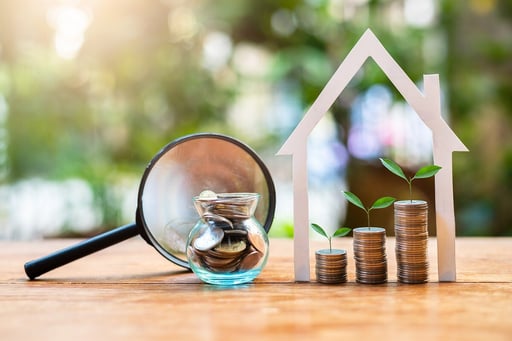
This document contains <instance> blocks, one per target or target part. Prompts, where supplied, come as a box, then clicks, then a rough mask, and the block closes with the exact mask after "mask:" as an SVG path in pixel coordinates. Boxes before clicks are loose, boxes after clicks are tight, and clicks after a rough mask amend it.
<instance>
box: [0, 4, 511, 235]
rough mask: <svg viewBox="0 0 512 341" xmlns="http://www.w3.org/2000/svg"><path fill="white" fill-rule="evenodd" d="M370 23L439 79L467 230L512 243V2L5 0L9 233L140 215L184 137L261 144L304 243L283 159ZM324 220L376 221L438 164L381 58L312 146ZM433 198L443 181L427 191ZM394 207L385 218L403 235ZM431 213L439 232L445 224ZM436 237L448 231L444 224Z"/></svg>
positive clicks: (286, 226) (1, 65)
mask: <svg viewBox="0 0 512 341" xmlns="http://www.w3.org/2000/svg"><path fill="white" fill-rule="evenodd" d="M368 27H370V28H371V29H372V30H373V32H374V33H375V34H376V35H377V36H378V37H379V39H380V40H381V41H382V43H383V44H384V46H385V47H386V48H387V49H388V51H389V52H390V53H391V55H392V56H393V57H394V58H395V60H396V61H397V62H398V63H399V64H400V65H401V66H402V68H403V69H404V70H405V71H406V72H407V73H408V75H409V76H410V77H411V79H412V80H414V81H415V82H418V85H419V86H421V84H420V82H421V80H422V77H423V74H429V73H438V74H439V75H440V78H441V83H442V92H443V94H442V95H443V114H444V115H445V116H446V120H447V121H448V122H449V123H450V126H451V127H452V129H453V130H454V131H455V133H456V134H457V135H458V136H459V137H460V138H461V140H462V141H463V142H464V143H465V144H466V146H467V147H468V148H469V150H470V153H456V154H454V192H455V209H456V221H457V234H458V235H482V236H483V235H492V236H499V235H512V213H511V212H510V206H511V204H512V131H511V130H512V122H511V120H512V39H511V37H512V3H511V2H510V1H505V0H503V1H498V0H468V1H456V0H396V1H395V0H380V1H378V0H301V1H299V0H258V1H254V0H237V1H227V0H216V1H212V0H187V1H184V0H183V1H182V0H161V1H140V0H110V1H99V0H90V1H78V0H75V1H71V0H70V1H56V0H17V1H14V0H6V1H1V2H0V220H1V221H0V223H1V224H0V239H33V238H40V237H46V236H76V235H90V234H94V233H97V232H99V231H103V230H107V229H110V228H113V227H115V226H119V225H120V224H124V223H127V222H130V221H132V220H133V218H134V213H135V206H136V196H137V190H138V185H139V181H140V176H141V175H142V173H143V170H144V168H145V166H146V164H147V163H148V162H149V161H150V159H151V158H152V157H153V156H154V155H155V153H156V152H157V151H158V150H159V149H160V148H161V147H163V146H164V145H165V144H167V143H168V142H170V141H172V140H173V139H175V138H177V137H179V136H183V135H185V134H190V133H196V132H206V131H209V132H219V133H225V134H229V135H231V136H234V137H236V138H239V139H241V140H243V141H244V142H246V143H247V144H249V145H250V146H251V147H253V148H254V149H255V150H256V151H257V152H258V153H260V155H261V156H262V158H263V159H264V160H265V162H266V163H267V164H268V165H269V168H270V169H271V172H272V174H273V176H274V181H275V182H276V186H277V196H278V206H277V211H276V219H275V222H274V226H273V227H272V234H273V235H275V236H290V235H291V233H293V231H292V217H291V201H292V198H291V194H290V189H291V178H290V176H291V170H290V167H291V165H290V164H289V163H290V160H289V159H287V158H283V157H276V156H274V154H275V153H276V152H277V150H278V149H279V147H280V146H281V144H282V143H283V142H284V141H285V139H286V138H287V137H288V135H289V134H290V132H291V131H292V130H293V129H294V127H295V126H296V124H297V123H298V122H299V121H300V119H301V117H302V115H303V114H304V112H305V111H306V109H307V108H308V106H309V105H311V103H312V102H313V101H314V100H315V98H316V96H317V95H318V94H319V92H320V91H321V89H322V88H323V86H324V85H325V83H326V82H327V81H328V79H329V78H330V76H331V75H332V73H333V72H334V70H335V69H336V68H337V66H338V65H339V63H340V62H341V61H342V60H343V58H344V57H345V56H346V54H347V53H348V51H349V50H350V48H351V47H352V46H353V45H354V43H355V42H356V41H357V39H359V37H360V36H361V35H362V33H363V32H364V31H365V30H366V28H368ZM309 144H310V149H311V152H310V153H309V155H310V168H309V175H310V184H309V186H310V191H311V197H310V206H311V219H312V220H314V222H317V223H320V224H322V225H328V227H327V229H335V228H337V227H338V226H340V225H347V226H351V227H354V226H358V225H360V224H364V221H365V216H363V215H362V214H361V213H360V212H358V211H357V210H354V209H353V208H352V207H348V206H347V204H346V202H345V201H344V199H343V197H342V195H341V191H342V190H347V189H348V190H351V191H353V192H355V193H356V194H358V195H360V196H361V197H362V198H363V201H366V202H367V203H369V202H370V201H372V200H375V199H376V198H377V197H380V196H383V195H392V196H396V197H400V196H402V195H405V194H404V193H407V188H406V186H404V184H403V183H402V182H400V181H398V180H397V179H394V177H393V176H392V175H390V174H389V173H388V172H387V171H386V170H385V169H383V167H382V166H381V165H380V163H379V161H378V157H390V158H393V159H395V160H396V161H397V162H399V163H400V164H401V165H402V166H403V167H405V168H407V169H408V171H409V172H414V171H415V170H416V169H417V168H418V167H420V166H422V165H424V164H427V163H430V162H431V140H430V133H429V131H427V130H426V128H425V127H424V125H423V124H422V123H421V122H419V121H418V119H417V118H416V115H415V114H414V112H412V110H411V108H410V107H409V106H408V105H407V103H404V102H403V99H402V98H401V96H400V95H399V94H398V93H397V92H396V90H395V89H394V88H393V86H392V85H391V84H390V82H389V81H388V80H387V79H386V77H385V76H384V74H383V73H382V72H381V71H380V70H379V69H378V67H376V65H375V64H374V63H373V62H372V61H369V62H367V63H366V64H365V65H364V68H363V69H362V70H361V71H360V72H359V74H358V75H357V77H356V78H354V80H353V81H352V82H351V83H350V85H349V87H348V88H347V89H346V90H345V91H344V92H343V93H342V95H341V96H340V98H339V100H338V101H337V102H336V103H335V105H334V106H333V107H332V108H331V112H330V113H329V115H327V116H326V117H325V118H324V119H323V120H322V121H321V124H319V125H318V126H317V128H315V130H314V132H313V134H312V135H311V136H310V141H309ZM415 191H416V195H417V196H418V197H424V198H427V199H429V200H432V201H431V209H433V207H434V201H433V193H432V192H433V180H432V179H429V180H422V181H418V183H417V187H416V188H415ZM391 214H392V212H391V211H390V210H387V212H379V214H376V215H375V218H374V220H375V221H376V222H378V223H379V224H381V225H385V226H387V227H389V226H392V221H391V220H390V219H392V218H391V217H390V216H391ZM433 220H434V219H433V216H432V218H431V224H433ZM431 233H432V234H434V233H435V230H434V228H433V227H431Z"/></svg>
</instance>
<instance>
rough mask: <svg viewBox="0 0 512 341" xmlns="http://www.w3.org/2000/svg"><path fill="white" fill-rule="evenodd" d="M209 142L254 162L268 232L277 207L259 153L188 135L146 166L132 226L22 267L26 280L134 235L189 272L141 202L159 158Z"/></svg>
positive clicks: (209, 136)
mask: <svg viewBox="0 0 512 341" xmlns="http://www.w3.org/2000/svg"><path fill="white" fill-rule="evenodd" d="M208 140H211V141H219V142H222V143H226V145H227V146H230V147H235V148H239V149H240V151H241V152H242V154H241V155H244V156H247V157H248V160H251V161H253V162H254V163H255V167H256V168H257V170H258V171H259V172H261V174H258V177H259V178H260V180H262V181H263V184H264V187H265V189H266V193H260V195H262V197H263V199H264V200H262V203H263V204H264V205H267V207H264V208H263V209H262V210H261V211H260V212H261V214H260V217H257V218H259V220H260V222H261V223H262V225H263V228H264V229H265V231H266V232H269V230H270V227H271V225H272V222H273V219H274V213H275V206H276V194H275V186H274V182H273V180H272V176H271V174H270V172H269V170H268V168H267V166H266V165H265V163H264V162H263V161H262V160H261V158H260V157H259V156H258V154H257V153H256V152H255V151H254V150H253V149H251V148H250V147H249V146H247V145H246V144H244V143H243V142H241V141H239V140H237V139H235V138H233V137H230V136H227V135H222V134H215V133H198V134H191V135H187V136H184V137H181V138H178V139H176V140H174V141H172V142H170V143H169V144H167V145H166V146H164V147H163V148H162V149H161V150H160V151H159V152H158V153H157V154H156V155H155V156H154V157H153V158H152V159H151V161H150V162H149V164H148V165H147V167H146V169H145V171H144V173H143V175H142V179H141V182H140V185H139V192H138V196H137V209H136V212H135V222H134V223H131V224H127V225H124V226H120V227H118V228H115V229H113V230H110V231H107V232H104V233H102V234H99V235H97V236H95V237H92V238H90V239H87V240H84V241H82V242H79V243H77V244H75V245H72V246H70V247H67V248H64V249H61V250H58V251H55V252H53V253H51V254H49V255H47V256H44V257H41V258H39V259H35V260H32V261H29V262H27V263H25V266H24V268H25V273H26V274H27V276H28V278H30V279H35V278H37V277H39V276H41V275H43V274H45V273H47V272H48V271H51V270H53V269H56V268H58V267H60V266H63V265H65V264H68V263H70V262H72V261H74V260H77V259H80V258H82V257H85V256H87V255H90V254H92V253H94V252H97V251H99V250H102V249H104V248H107V247H109V246H112V245H114V244H117V243H119V242H121V241H124V240H126V239H129V238H131V237H135V236H137V235H140V236H141V237H142V238H143V239H144V240H145V241H146V242H147V243H148V244H150V245H151V246H153V247H154V248H155V249H156V250H157V251H158V252H159V253H160V254H161V255H162V256H164V257H165V258H166V259H168V260H169V261H171V262H172V263H174V264H176V265H178V266H181V267H183V268H186V269H190V266H189V264H188V261H187V260H186V259H183V258H180V257H179V256H178V255H177V254H175V253H174V252H173V251H172V250H169V249H168V248H166V247H164V246H163V245H162V243H161V242H160V241H159V240H158V238H157V236H155V233H154V231H152V229H151V227H150V226H149V223H148V221H147V218H146V217H145V215H144V213H145V212H144V207H147V206H146V204H145V202H144V197H145V193H146V192H145V189H146V186H147V185H148V181H150V180H149V178H150V175H151V174H152V172H154V169H155V167H158V165H159V162H160V161H161V160H162V158H164V157H165V156H167V155H169V153H170V151H174V150H177V148H179V147H180V146H185V144H186V143H191V142H192V141H195V142H201V141H205V143H208ZM212 144H213V143H212ZM202 147H203V148H206V150H208V148H210V145H205V146H202ZM219 155H220V157H221V158H222V157H223V154H222V153H221V154H219ZM220 161H222V160H219V162H220ZM212 162H217V160H216V159H214V160H213V161H212ZM251 190H253V189H252V188H250V189H249V190H245V189H241V190H240V191H251ZM196 194H198V193H196ZM190 201H192V198H190Z"/></svg>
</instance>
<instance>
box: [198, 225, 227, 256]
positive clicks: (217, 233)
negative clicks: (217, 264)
mask: <svg viewBox="0 0 512 341" xmlns="http://www.w3.org/2000/svg"><path fill="white" fill-rule="evenodd" d="M223 238H224V230H223V229H221V228H218V227H213V228H211V227H208V228H206V229H205V230H204V232H203V234H201V235H200V236H199V237H197V238H196V239H195V240H194V248H195V249H196V250H199V251H208V250H211V249H213V248H214V247H216V246H217V245H219V244H220V243H221V242H222V239H223Z"/></svg>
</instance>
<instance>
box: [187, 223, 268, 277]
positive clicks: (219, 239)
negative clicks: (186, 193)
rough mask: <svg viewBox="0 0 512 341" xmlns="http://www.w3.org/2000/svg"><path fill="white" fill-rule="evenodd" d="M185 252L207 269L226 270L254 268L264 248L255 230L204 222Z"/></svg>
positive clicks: (261, 237)
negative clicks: (207, 224) (201, 230)
mask: <svg viewBox="0 0 512 341" xmlns="http://www.w3.org/2000/svg"><path fill="white" fill-rule="evenodd" d="M189 252H190V253H191V254H192V256H193V257H192V258H193V259H194V261H196V262H198V263H201V264H202V266H204V267H205V268H207V269H208V270H209V271H212V272H216V273H229V272H234V271H239V270H250V269H252V268H254V267H255V266H256V265H257V264H258V263H259V262H260V260H261V259H262V258H263V255H264V252H265V240H264V237H263V236H262V235H261V234H259V233H256V232H253V231H247V230H243V229H237V228H236V224H235V225H234V227H233V228H232V229H231V228H227V229H224V228H220V227H211V226H205V229H204V231H203V233H202V234H200V235H199V236H198V237H197V238H196V239H194V240H193V242H192V243H191V245H190V246H189Z"/></svg>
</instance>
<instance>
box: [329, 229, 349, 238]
mask: <svg viewBox="0 0 512 341" xmlns="http://www.w3.org/2000/svg"><path fill="white" fill-rule="evenodd" d="M350 231H351V229H350V228H348V227H340V228H339V229H337V230H336V232H334V234H333V235H332V236H333V237H343V236H346V235H347V234H349V233H350Z"/></svg>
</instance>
